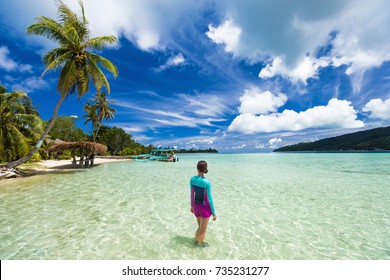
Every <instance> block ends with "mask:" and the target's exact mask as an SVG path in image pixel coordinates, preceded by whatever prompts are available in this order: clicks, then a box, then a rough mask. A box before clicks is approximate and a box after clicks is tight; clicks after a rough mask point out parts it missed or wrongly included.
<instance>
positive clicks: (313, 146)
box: [274, 126, 390, 152]
mask: <svg viewBox="0 0 390 280" xmlns="http://www.w3.org/2000/svg"><path fill="white" fill-rule="evenodd" d="M376 150H387V151H390V126H388V127H381V128H375V129H370V130H365V131H360V132H355V133H349V134H345V135H341V136H337V137H331V138H325V139H322V140H319V141H315V142H310V143H299V144H295V145H289V146H285V147H282V148H279V149H276V150H275V151H274V152H303V151H313V152H326V151H337V152H339V151H376Z"/></svg>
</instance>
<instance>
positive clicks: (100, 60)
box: [88, 52, 119, 78]
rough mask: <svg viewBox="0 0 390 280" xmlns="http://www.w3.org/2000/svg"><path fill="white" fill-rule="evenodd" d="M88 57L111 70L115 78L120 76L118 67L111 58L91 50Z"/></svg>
mask: <svg viewBox="0 0 390 280" xmlns="http://www.w3.org/2000/svg"><path fill="white" fill-rule="evenodd" d="M88 59H89V60H90V61H93V62H94V63H95V64H98V65H100V66H102V67H103V68H105V69H106V70H108V71H110V72H111V73H112V74H113V75H114V78H116V77H118V73H119V71H118V68H117V67H116V66H115V65H114V63H112V62H111V61H110V60H108V59H106V58H104V57H102V56H100V55H97V54H94V53H90V52H89V53H88Z"/></svg>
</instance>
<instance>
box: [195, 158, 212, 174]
mask: <svg viewBox="0 0 390 280" xmlns="http://www.w3.org/2000/svg"><path fill="white" fill-rule="evenodd" d="M196 168H197V169H198V171H199V172H203V173H207V172H209V171H208V170H207V162H205V161H204V160H201V161H199V162H198V165H197V166H196Z"/></svg>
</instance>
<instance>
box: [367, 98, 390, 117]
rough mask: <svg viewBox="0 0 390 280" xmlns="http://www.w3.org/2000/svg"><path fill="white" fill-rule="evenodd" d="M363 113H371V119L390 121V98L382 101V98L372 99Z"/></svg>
mask: <svg viewBox="0 0 390 280" xmlns="http://www.w3.org/2000/svg"><path fill="white" fill-rule="evenodd" d="M363 112H371V114H370V117H371V118H377V119H382V120H390V98H389V99H387V100H382V99H380V98H377V99H371V100H370V101H369V102H368V103H367V104H366V106H364V108H363Z"/></svg>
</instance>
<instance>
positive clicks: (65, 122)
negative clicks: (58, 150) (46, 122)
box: [49, 116, 89, 142]
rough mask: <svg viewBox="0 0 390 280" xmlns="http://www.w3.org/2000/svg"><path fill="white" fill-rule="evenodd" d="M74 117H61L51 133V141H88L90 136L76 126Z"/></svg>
mask: <svg viewBox="0 0 390 280" xmlns="http://www.w3.org/2000/svg"><path fill="white" fill-rule="evenodd" d="M75 122H76V119H75V118H73V117H66V116H59V117H57V118H56V121H55V122H54V125H53V127H52V128H51V130H50V132H49V136H50V138H51V140H55V139H60V140H62V141H66V142H76V141H87V140H88V138H89V136H88V134H86V133H85V132H84V131H83V130H82V129H81V128H79V127H77V126H76V123H75Z"/></svg>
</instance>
